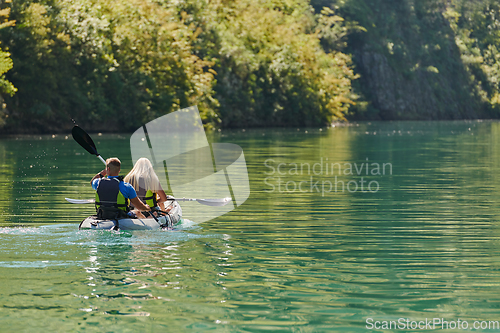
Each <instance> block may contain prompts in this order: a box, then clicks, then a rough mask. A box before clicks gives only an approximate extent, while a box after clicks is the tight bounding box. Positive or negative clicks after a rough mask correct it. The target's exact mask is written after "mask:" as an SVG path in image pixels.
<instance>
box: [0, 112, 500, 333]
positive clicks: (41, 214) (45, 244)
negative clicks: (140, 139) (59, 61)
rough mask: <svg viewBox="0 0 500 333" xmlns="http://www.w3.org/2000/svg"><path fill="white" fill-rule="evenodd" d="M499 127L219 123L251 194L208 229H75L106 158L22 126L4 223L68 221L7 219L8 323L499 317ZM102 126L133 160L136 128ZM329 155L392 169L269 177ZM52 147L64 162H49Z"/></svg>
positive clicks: (230, 327)
mask: <svg viewBox="0 0 500 333" xmlns="http://www.w3.org/2000/svg"><path fill="white" fill-rule="evenodd" d="M499 126H500V124H499V123H497V122H442V123H428V122H409V123H373V124H369V123H364V124H359V125H354V126H345V127H336V128H334V129H323V130H322V131H320V130H319V129H316V130H312V129H309V130H308V133H304V130H301V131H296V130H293V131H291V130H273V131H262V130H247V131H245V132H242V131H232V132H224V131H223V132H222V135H217V136H214V137H213V138H211V140H215V141H221V142H224V141H228V142H233V143H236V144H238V145H240V146H241V147H242V148H243V150H244V151H245V156H246V157H247V166H248V170H249V174H250V177H249V179H250V182H251V197H250V198H249V199H248V200H247V202H245V204H243V205H242V206H240V207H238V208H237V209H235V210H234V211H232V212H230V213H228V214H226V215H224V216H221V217H219V218H217V219H216V220H213V221H209V222H206V223H204V224H203V225H202V228H201V227H193V228H192V229H190V228H191V227H189V228H187V229H184V230H181V231H180V232H166V233H154V232H153V233H152V232H133V233H126V232H124V233H110V232H101V233H96V232H94V231H77V230H76V228H77V223H78V222H79V220H81V219H83V218H84V217H85V216H87V215H90V213H92V211H93V207H85V206H79V207H76V206H75V207H74V206H71V205H70V204H67V203H66V202H64V201H63V198H64V197H66V196H68V197H75V198H85V197H91V195H92V190H91V189H90V186H88V181H89V179H90V177H91V176H92V175H93V174H94V173H95V170H99V169H100V168H101V165H100V163H101V162H100V161H99V160H97V159H96V158H93V157H92V156H90V155H84V154H83V153H82V154H81V155H78V154H80V153H81V148H79V146H77V145H76V146H75V145H73V143H72V144H71V145H70V143H69V142H68V141H66V140H65V139H64V138H59V139H57V138H51V137H50V138H46V139H47V140H46V141H43V140H41V141H36V140H35V141H32V140H31V139H30V140H28V139H26V140H25V141H26V142H24V143H22V144H24V145H25V146H24V147H25V150H22V149H18V148H16V147H17V146H16V145H15V144H14V143H13V142H11V141H9V140H0V147H1V148H0V156H2V157H3V156H5V161H8V162H5V163H4V164H3V165H8V166H11V167H10V168H9V167H3V168H2V171H1V172H3V174H2V175H3V176H2V178H1V179H2V180H1V181H3V182H4V184H11V186H10V187H9V186H6V187H3V186H2V187H1V190H0V191H1V192H0V193H2V194H1V196H2V197H1V199H0V204H2V205H4V206H2V207H3V210H4V215H2V216H1V217H0V218H1V219H3V220H2V222H7V223H10V224H17V225H19V224H27V223H28V222H30V221H33V222H38V223H42V224H47V223H51V222H53V221H59V222H61V221H62V222H65V223H66V222H71V224H64V225H63V227H61V226H57V225H50V226H49V227H47V228H49V229H43V228H40V227H36V225H35V227H31V226H30V227H18V228H3V229H1V228H0V236H1V237H2V241H3V242H2V247H1V249H2V260H1V262H0V267H1V270H0V274H2V276H3V280H2V281H6V283H5V285H4V286H3V287H2V288H3V293H0V294H3V295H5V296H4V297H3V298H1V299H0V302H1V304H4V305H5V306H12V308H6V307H4V308H6V309H7V310H6V314H5V315H6V317H7V318H9V319H7V320H8V321H9V322H11V323H14V322H15V319H13V318H16V315H19V314H24V315H25V316H28V315H27V314H28V313H29V314H31V315H32V317H33V318H37V319H40V318H42V317H43V316H46V314H47V313H50V315H51V318H52V319H53V321H54V322H56V323H59V324H60V325H59V326H60V327H57V329H61V327H65V324H64V323H66V322H67V323H68V324H67V325H68V327H76V326H75V325H78V324H80V326H81V327H84V328H86V329H91V328H92V327H94V326H92V325H104V324H106V325H110V326H109V329H110V330H116V331H120V330H123V329H124V328H127V329H131V330H133V329H142V330H143V329H144V327H148V329H149V330H155V331H158V330H163V329H170V330H172V329H174V330H176V329H177V330H183V331H186V330H188V331H189V330H190V331H203V330H208V329H213V330H226V331H263V330H273V331H277V330H283V331H285V330H296V331H346V332H355V331H360V332H361V331H366V328H365V321H366V318H368V317H372V318H377V319H379V320H397V319H398V318H401V317H402V318H410V319H413V320H417V319H421V318H434V317H436V318H447V319H450V320H456V319H457V318H461V319H463V320H490V319H491V320H495V318H496V317H498V311H496V306H495V304H497V303H498V302H499V299H498V296H496V295H497V294H498V293H497V290H498V288H499V282H498V281H500V279H499V277H500V276H499V274H498V272H499V271H500V269H499V268H500V267H499V266H500V247H499V246H498V244H499V242H498V241H499V236H500V233H499V227H498V221H497V220H498V216H499V211H498V209H499V208H498V207H499V204H498V203H499V201H500V196H499V192H498V190H497V179H498V175H497V174H498V173H499V171H500V170H499V167H498V165H499V162H500V156H499V151H498V148H499V147H498V139H499V137H500V127H499ZM263 134H264V135H263ZM51 140H53V141H51ZM96 141H98V142H99V143H98V145H99V150H100V151H101V153H102V154H103V156H119V157H120V158H122V161H124V165H125V166H124V169H127V168H130V167H131V162H130V161H129V160H128V159H127V157H126V156H128V155H127V154H129V153H128V151H127V148H128V146H127V144H126V143H127V138H126V137H123V138H119V137H115V136H102V137H99V139H98V140H96ZM42 142H45V143H43V144H42ZM63 144H64V145H63ZM37 145H39V146H37ZM44 145H45V146H44ZM55 146H57V149H58V150H57V151H56V150H54V149H51V148H50V147H52V148H53V147H55ZM33 147H36V148H33ZM29 149H34V150H32V151H31V152H30V153H28V152H27V151H28V150H29ZM34 151H44V153H43V154H41V153H38V155H36V154H34ZM35 155H36V156H37V158H35ZM327 158H328V161H329V162H331V163H352V164H354V163H358V164H357V165H358V166H359V165H360V164H361V163H366V161H367V159H368V161H370V162H372V163H391V165H392V174H386V175H381V176H379V175H372V174H369V175H366V174H363V175H358V174H356V171H354V172H353V173H354V174H345V173H342V174H341V175H337V176H338V179H339V180H343V181H345V182H348V181H350V180H354V179H356V180H359V178H360V177H361V176H366V177H367V180H376V181H377V182H378V183H379V185H380V188H379V190H378V191H377V192H376V193H363V192H361V191H352V192H350V191H337V192H334V191H331V192H329V193H321V192H318V191H316V190H310V188H309V191H307V192H300V191H286V190H285V191H282V192H280V191H273V192H271V191H269V186H268V185H267V184H266V183H265V178H266V177H269V174H266V172H267V173H269V168H267V167H266V165H265V164H264V163H265V161H266V160H268V159H274V160H275V164H274V166H275V167H276V166H277V164H279V163H286V164H287V165H290V164H291V163H308V164H309V165H311V166H312V165H314V163H317V162H318V161H321V159H323V160H326V159H327ZM54 159H55V160H56V161H57V165H56V166H57V167H58V168H57V169H54V168H49V166H51V165H52V166H53V165H55V164H53V163H51V162H50V161H52V160H54ZM37 163H38V164H37ZM127 163H128V164H127ZM30 165H33V166H36V167H34V168H30V167H29V166H30ZM12 166H13V167H12ZM41 166H47V168H45V167H41ZM275 176H278V174H275ZM280 176H282V178H284V180H285V181H294V182H297V183H298V182H300V181H303V180H304V179H307V178H308V177H310V176H313V177H314V178H315V181H326V180H332V177H331V176H332V175H331V174H328V175H327V174H321V173H320V174H312V175H311V174H300V173H299V174H290V173H289V172H288V170H287V172H286V174H285V175H280ZM4 177H5V178H4ZM6 178H7V179H6ZM23 182H24V184H23ZM24 186H26V187H24ZM10 195H17V197H16V198H18V199H19V200H20V201H21V202H22V203H23V204H22V205H19V202H17V203H16V202H13V201H12V200H10V199H9V198H10V197H9V196H10ZM25 204H26V206H25ZM27 206H29V209H28V208H27ZM72 208H73V209H74V210H73V211H72ZM184 211H185V214H186V216H187V217H188V216H189V209H185V210H184ZM31 214H34V215H33V216H32V215H31ZM51 228H52V229H51ZM20 280H23V281H29V286H27V285H22V286H21V285H20V284H19V283H17V282H16V281H20ZM61 309H65V310H64V316H68V318H66V317H64V318H63V315H62V314H61V313H62V312H61V311H62V310H61ZM39 311H40V312H39ZM33 313H34V314H33ZM84 318H85V319H84ZM116 318H120V320H115V319H116ZM61 323H63V324H61ZM69 324H71V325H72V326H70V325H69ZM14 327H15V325H14ZM47 327H48V328H53V329H55V328H56V327H55V326H52V327H51V326H50V324H48V326H47ZM17 328H20V327H19V326H18V327H17ZM20 329H22V328H20ZM69 329H71V328H69Z"/></svg>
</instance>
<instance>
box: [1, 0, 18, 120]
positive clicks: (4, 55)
mask: <svg viewBox="0 0 500 333" xmlns="http://www.w3.org/2000/svg"><path fill="white" fill-rule="evenodd" d="M10 2H11V1H10V0H7V1H5V3H4V7H5V4H8V3H10ZM9 14H10V7H5V8H1V7H0V30H1V29H4V28H7V27H11V26H13V25H14V23H15V22H14V21H12V20H9ZM12 66H13V63H12V59H11V58H10V53H8V52H5V51H2V49H1V48H0V102H1V104H0V128H1V127H2V126H4V125H5V118H6V117H7V112H6V108H5V104H4V103H3V98H2V97H1V95H10V96H12V95H14V93H15V92H16V90H17V89H16V88H15V87H14V85H13V84H12V83H11V82H9V81H8V80H7V79H6V78H5V73H6V72H8V71H9V70H10V69H12Z"/></svg>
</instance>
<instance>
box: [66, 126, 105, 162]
mask: <svg viewBox="0 0 500 333" xmlns="http://www.w3.org/2000/svg"><path fill="white" fill-rule="evenodd" d="M71 134H73V139H75V141H76V142H78V143H79V144H80V146H82V147H83V148H84V149H85V150H86V151H88V152H89V153H91V154H92V155H99V154H98V153H97V148H96V147H95V144H94V141H92V138H91V137H90V136H89V135H88V134H87V132H85V131H84V130H82V129H81V128H80V127H78V126H75V127H73V130H72V131H71Z"/></svg>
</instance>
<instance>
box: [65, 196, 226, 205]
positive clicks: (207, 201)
mask: <svg viewBox="0 0 500 333" xmlns="http://www.w3.org/2000/svg"><path fill="white" fill-rule="evenodd" d="M64 199H66V201H68V202H71V203H73V204H91V203H95V200H94V199H70V198H64ZM168 200H175V201H196V202H198V203H200V204H202V205H207V206H225V205H227V204H228V202H230V201H231V198H223V199H190V198H172V197H169V198H168Z"/></svg>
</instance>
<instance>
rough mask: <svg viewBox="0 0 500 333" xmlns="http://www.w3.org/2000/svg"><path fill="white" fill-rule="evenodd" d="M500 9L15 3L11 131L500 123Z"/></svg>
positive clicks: (9, 8)
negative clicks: (176, 120)
mask: <svg viewBox="0 0 500 333" xmlns="http://www.w3.org/2000/svg"><path fill="white" fill-rule="evenodd" d="M498 45H500V5H499V4H498V2H497V1H494V0H474V1H471V0H418V1H417V0H310V1H308V0H237V1H229V0H178V1H166V0H164V1H162V0H113V1H111V0H71V1H70V0H38V1H33V0H16V1H11V0H3V1H2V2H1V6H0V94H1V102H2V103H1V105H0V134H17V133H20V134H22V133H60V132H67V131H68V129H70V128H71V127H72V126H73V125H74V124H75V123H78V124H79V125H81V126H82V127H85V128H87V129H89V130H90V131H105V132H131V131H134V130H135V129H136V128H137V127H139V126H140V125H142V124H144V123H147V122H148V121H150V120H152V119H155V118H157V117H159V116H161V115H164V114H166V113H169V112H173V111H176V110H178V109H181V108H184V107H188V106H191V105H197V106H198V108H199V110H200V114H201V116H202V119H203V121H204V123H205V125H206V126H207V128H250V127H292V126H293V127H304V126H328V125H329V124H331V123H332V122H338V121H350V120H393V119H402V120H441V119H478V118H499V117H500V86H499V85H500V52H499V50H498V49H497V46H498Z"/></svg>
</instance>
